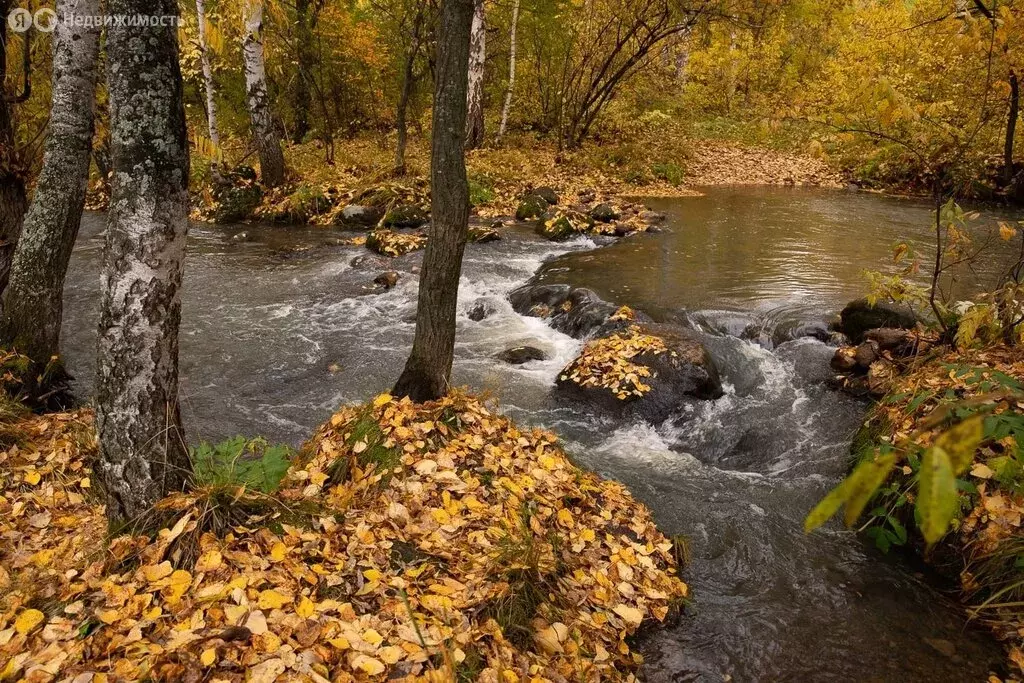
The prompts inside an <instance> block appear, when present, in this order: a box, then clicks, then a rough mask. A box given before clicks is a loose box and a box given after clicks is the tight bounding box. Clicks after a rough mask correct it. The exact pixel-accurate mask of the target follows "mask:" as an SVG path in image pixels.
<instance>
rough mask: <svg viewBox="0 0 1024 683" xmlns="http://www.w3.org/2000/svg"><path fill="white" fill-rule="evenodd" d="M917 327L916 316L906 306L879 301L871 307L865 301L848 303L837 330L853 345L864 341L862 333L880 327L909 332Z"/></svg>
mask: <svg viewBox="0 0 1024 683" xmlns="http://www.w3.org/2000/svg"><path fill="white" fill-rule="evenodd" d="M916 326H917V316H916V315H914V312H913V311H912V310H910V308H908V307H907V306H902V305H900V304H894V303H890V302H885V301H879V302H877V303H875V304H874V305H872V304H871V303H870V302H869V301H868V300H867V299H858V300H857V301H853V302H850V303H849V304H847V306H846V308H844V309H843V311H842V313H840V323H839V330H840V331H841V332H842V333H843V334H845V335H846V336H847V337H849V338H850V341H851V342H853V343H854V344H859V343H860V342H862V341H863V340H864V333H865V332H867V331H868V330H873V329H876V328H880V327H888V328H898V329H904V330H910V329H913V328H914V327H916Z"/></svg>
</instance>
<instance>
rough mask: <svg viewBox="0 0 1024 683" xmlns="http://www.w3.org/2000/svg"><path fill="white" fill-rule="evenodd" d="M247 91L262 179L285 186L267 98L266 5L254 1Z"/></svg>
mask: <svg viewBox="0 0 1024 683" xmlns="http://www.w3.org/2000/svg"><path fill="white" fill-rule="evenodd" d="M242 49H243V53H244V57H245V90H246V95H247V101H248V104H249V118H250V120H251V121H252V134H253V138H254V139H255V142H256V149H257V152H258V153H259V157H260V175H261V178H262V181H263V184H264V185H265V186H267V187H277V186H278V185H280V184H281V183H283V182H284V154H283V153H282V152H281V138H280V137H279V136H278V134H277V130H276V128H275V127H274V117H273V115H272V114H271V112H270V98H269V96H268V95H267V69H266V64H265V62H264V61H263V1H262V0H252V3H251V4H250V5H249V6H248V7H246V15H245V41H244V43H243V47H242Z"/></svg>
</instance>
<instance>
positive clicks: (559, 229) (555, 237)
mask: <svg viewBox="0 0 1024 683" xmlns="http://www.w3.org/2000/svg"><path fill="white" fill-rule="evenodd" d="M536 233H537V234H538V235H540V236H541V237H543V238H544V239H547V240H551V241H552V242H564V241H565V240H567V239H570V238H572V237H575V236H576V234H577V230H576V228H575V226H573V224H572V221H570V220H569V219H568V218H567V217H565V216H558V217H557V218H552V219H551V220H548V221H546V220H543V219H542V220H539V221H537V229H536Z"/></svg>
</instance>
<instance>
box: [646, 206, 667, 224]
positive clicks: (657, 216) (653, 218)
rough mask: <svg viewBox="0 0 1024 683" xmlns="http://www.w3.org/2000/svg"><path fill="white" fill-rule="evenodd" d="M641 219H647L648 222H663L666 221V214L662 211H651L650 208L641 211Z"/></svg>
mask: <svg viewBox="0 0 1024 683" xmlns="http://www.w3.org/2000/svg"><path fill="white" fill-rule="evenodd" d="M640 219H641V220H645V221H647V222H648V223H662V222H664V221H665V219H666V216H665V214H663V213H662V212H660V211H651V210H649V209H648V210H647V211H641V212H640Z"/></svg>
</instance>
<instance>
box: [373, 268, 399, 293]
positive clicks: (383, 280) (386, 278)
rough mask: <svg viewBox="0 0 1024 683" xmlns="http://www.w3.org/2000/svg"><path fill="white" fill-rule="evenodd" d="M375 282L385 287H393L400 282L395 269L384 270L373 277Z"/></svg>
mask: <svg viewBox="0 0 1024 683" xmlns="http://www.w3.org/2000/svg"><path fill="white" fill-rule="evenodd" d="M373 284H375V285H380V286H382V287H383V288H384V289H391V288H392V287H394V286H395V285H397V284H398V273H397V272H395V271H393V270H389V271H386V272H383V273H381V274H380V275H378V276H377V277H375V278H373Z"/></svg>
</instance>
